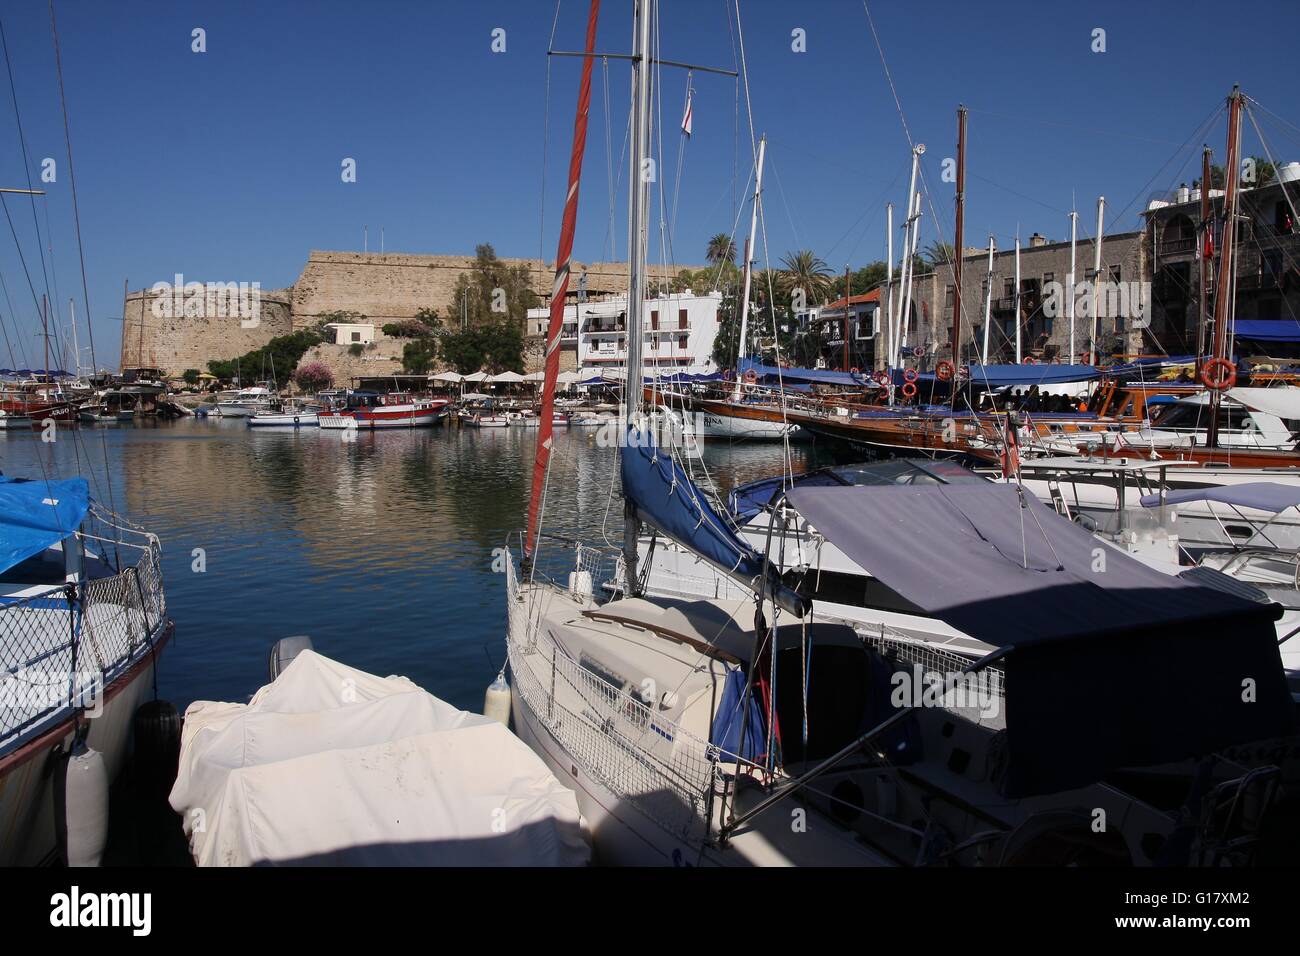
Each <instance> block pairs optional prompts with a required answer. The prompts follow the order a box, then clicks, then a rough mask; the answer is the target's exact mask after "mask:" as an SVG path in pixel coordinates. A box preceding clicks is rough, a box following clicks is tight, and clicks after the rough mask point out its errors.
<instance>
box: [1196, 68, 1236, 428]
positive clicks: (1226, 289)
mask: <svg viewBox="0 0 1300 956" xmlns="http://www.w3.org/2000/svg"><path fill="white" fill-rule="evenodd" d="M1226 163H1227V166H1226V168H1225V169H1224V176H1223V238H1222V239H1221V240H1220V242H1219V246H1220V249H1219V278H1218V281H1217V282H1216V283H1215V286H1214V357H1215V358H1216V359H1226V358H1227V357H1228V320H1229V317H1230V313H1231V312H1232V305H1233V303H1232V287H1233V285H1234V282H1233V278H1234V276H1235V275H1236V265H1235V263H1234V262H1233V255H1234V253H1235V252H1236V246H1237V185H1238V178H1237V177H1238V175H1239V173H1240V172H1241V89H1240V87H1236V86H1234V87H1233V88H1232V95H1231V96H1229V97H1228V157H1227V160H1226ZM1202 192H1204V190H1202ZM1222 398H1223V393H1222V392H1221V391H1220V390H1219V389H1217V388H1212V389H1210V424H1209V430H1208V433H1207V435H1206V443H1207V444H1208V445H1209V446H1210V447H1211V448H1216V447H1218V444H1219V404H1220V402H1221V401H1222Z"/></svg>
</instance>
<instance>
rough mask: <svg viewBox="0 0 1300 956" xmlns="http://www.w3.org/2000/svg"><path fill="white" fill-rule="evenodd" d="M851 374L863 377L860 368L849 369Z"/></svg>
mask: <svg viewBox="0 0 1300 956" xmlns="http://www.w3.org/2000/svg"><path fill="white" fill-rule="evenodd" d="M849 374H850V375H861V374H862V370H861V369H860V368H858V367H857V366H856V365H855V366H853V368H851V369H849Z"/></svg>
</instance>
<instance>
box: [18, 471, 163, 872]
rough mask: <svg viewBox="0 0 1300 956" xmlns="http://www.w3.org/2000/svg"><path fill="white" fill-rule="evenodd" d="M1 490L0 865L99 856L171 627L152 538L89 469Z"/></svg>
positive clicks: (158, 551) (83, 860) (157, 548)
mask: <svg viewBox="0 0 1300 956" xmlns="http://www.w3.org/2000/svg"><path fill="white" fill-rule="evenodd" d="M0 502H2V503H3V507H0V557H2V559H3V560H2V564H0V832H3V833H4V834H5V838H4V839H3V840H0V865H4V866H16V865H33V864H37V863H44V862H51V861H55V860H56V859H59V858H60V856H61V855H62V856H63V857H64V859H65V862H72V863H82V864H84V863H88V862H89V863H94V862H95V861H96V860H97V859H98V854H99V852H101V851H102V849H103V845H104V840H105V836H106V828H107V818H108V787H109V784H110V783H111V781H112V780H113V779H114V778H115V777H116V775H117V773H118V771H119V770H120V769H121V768H122V766H123V762H124V761H125V759H126V757H127V753H128V747H129V742H130V740H131V726H132V718H133V716H134V714H135V712H136V710H137V708H138V707H139V706H140V705H141V704H142V703H144V702H145V701H146V700H149V699H151V698H152V697H153V695H154V668H155V666H156V663H157V659H158V654H159V653H160V652H161V651H162V650H163V648H164V647H165V646H166V644H167V642H168V641H169V640H170V638H171V636H172V622H171V621H170V620H169V619H168V617H167V602H166V599H165V597H164V594H163V585H162V566H161V563H160V557H161V546H160V545H159V542H158V538H157V537H156V536H154V535H152V534H150V533H148V532H146V531H143V530H142V529H140V528H137V527H136V526H134V525H132V524H130V523H129V522H127V521H125V520H124V519H122V518H121V517H119V516H118V515H115V514H113V513H112V512H111V511H109V510H107V509H106V508H104V506H103V505H102V504H101V503H99V502H96V501H94V500H92V499H91V497H90V494H89V488H88V486H87V483H86V480H85V479H84V478H72V479H66V480H53V479H50V480H46V479H33V480H23V479H16V478H10V477H0ZM64 781H66V783H64ZM56 797H57V799H56ZM61 831H62V832H66V833H67V834H70V835H71V839H70V840H69V839H68V838H66V837H65V838H63V840H62V845H61V839H60V836H59V834H60V832H61Z"/></svg>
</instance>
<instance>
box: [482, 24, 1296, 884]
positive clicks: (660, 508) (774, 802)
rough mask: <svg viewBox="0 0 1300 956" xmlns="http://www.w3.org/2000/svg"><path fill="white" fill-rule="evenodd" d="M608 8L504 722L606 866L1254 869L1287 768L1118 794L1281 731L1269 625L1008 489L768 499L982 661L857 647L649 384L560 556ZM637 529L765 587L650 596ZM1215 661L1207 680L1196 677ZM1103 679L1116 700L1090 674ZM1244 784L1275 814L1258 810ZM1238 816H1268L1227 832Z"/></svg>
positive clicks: (633, 261)
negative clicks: (571, 302) (1171, 802)
mask: <svg viewBox="0 0 1300 956" xmlns="http://www.w3.org/2000/svg"><path fill="white" fill-rule="evenodd" d="M654 6H655V4H654V0H639V2H637V3H635V5H634V23H635V29H634V37H635V41H634V50H633V54H632V69H633V94H634V95H633V102H634V103H635V114H634V117H633V122H632V143H631V150H630V157H631V162H632V167H631V168H632V170H633V171H634V173H635V171H636V170H638V169H640V168H642V167H641V161H642V160H643V159H644V158H646V157H647V156H648V155H649V151H650V147H649V144H650V136H651V126H650V106H649V105H650V102H651V97H650V86H651V83H652V70H651V69H650V68H649V64H650V60H651V52H650V51H651V45H650V37H651V29H650V28H651V24H652V23H654V22H655V14H654ZM597 11H598V3H597V2H595V0H593V3H592V6H591V12H590V14H589V17H588V28H587V43H586V52H585V54H584V57H585V58H584V63H583V79H582V86H581V92H580V95H579V106H578V111H577V118H576V120H575V125H574V151H573V162H572V164H571V167H570V169H571V173H570V183H569V187H570V188H569V191H568V198H567V200H566V206H565V213H564V219H563V225H562V227H561V236H560V245H559V253H558V254H557V257H556V283H555V289H556V293H555V295H554V297H553V300H552V315H551V324H550V327H549V329H548V335H547V365H546V379H545V387H544V391H543V402H544V404H543V413H542V416H541V418H542V423H541V431H540V432H539V435H538V445H537V457H536V461H535V469H534V476H533V489H532V496H531V499H530V507H529V519H528V525H527V528H526V530H525V531H524V533H523V534H522V535H521V539H522V540H521V542H520V544H521V552H522V553H521V556H520V557H521V560H520V564H519V566H518V567H516V566H515V564H514V561H513V559H512V560H510V561H507V562H506V563H505V567H504V570H505V579H506V602H507V658H508V669H509V675H510V695H511V710H512V717H513V721H514V727H515V731H516V733H517V734H518V735H519V736H520V737H521V738H522V739H523V740H524V741H525V742H526V743H528V744H529V746H530V747H532V748H533V750H534V751H535V752H536V753H537V754H538V755H539V756H541V757H542V759H543V760H544V761H545V762H546V763H547V765H548V766H549V767H550V768H551V769H552V771H553V772H554V773H555V774H556V775H557V776H558V777H559V778H560V780H561V781H562V782H564V783H566V784H567V785H569V786H571V787H573V789H574V791H575V793H576V794H577V797H578V803H579V806H580V808H581V810H582V813H583V816H584V818H585V819H586V820H587V822H588V824H589V826H590V828H591V832H592V836H593V841H594V845H595V853H596V857H597V859H598V860H600V861H601V862H606V863H632V864H661V865H670V864H675V865H702V864H707V865H785V864H816V865H835V864H841V865H881V866H890V865H940V864H968V865H980V864H999V863H1000V864H1008V863H1050V862H1055V863H1076V864H1083V863H1108V864H1117V863H1118V864H1123V865H1144V864H1152V863H1156V862H1174V861H1176V862H1180V863H1188V862H1199V863H1213V864H1223V865H1229V864H1235V863H1241V862H1247V861H1248V860H1249V859H1250V858H1251V855H1252V853H1253V852H1254V848H1255V846H1256V842H1255V837H1256V836H1257V834H1258V832H1259V828H1260V827H1261V826H1262V825H1263V821H1264V819H1265V817H1266V813H1267V807H1268V806H1269V805H1270V804H1271V801H1272V795H1273V792H1274V790H1275V786H1276V780H1277V772H1276V768H1273V769H1272V770H1262V771H1255V772H1253V773H1251V774H1248V775H1245V776H1238V777H1234V778H1231V779H1229V780H1227V781H1225V782H1224V783H1222V784H1220V785H1219V786H1218V787H1216V788H1215V789H1213V790H1212V792H1211V793H1210V794H1202V793H1199V792H1197V791H1190V790H1189V794H1188V798H1187V799H1188V803H1189V806H1191V807H1193V809H1191V811H1190V812H1189V813H1188V814H1187V815H1186V816H1185V817H1184V816H1180V814H1179V813H1178V812H1177V811H1176V810H1173V809H1171V808H1167V807H1164V808H1162V807H1159V806H1157V805H1155V804H1154V803H1153V802H1148V801H1147V800H1145V799H1143V798H1142V797H1141V796H1139V795H1137V794H1135V793H1130V792H1127V791H1124V790H1121V789H1119V788H1117V787H1115V786H1113V785H1111V784H1109V783H1105V782H1102V781H1103V778H1105V777H1106V776H1107V775H1108V774H1110V773H1112V772H1115V771H1117V770H1119V769H1121V768H1129V767H1148V766H1155V765H1161V764H1167V763H1170V762H1175V761H1181V760H1185V759H1188V758H1193V757H1196V758H1201V759H1205V760H1210V761H1213V758H1212V757H1210V756H1207V755H1211V754H1213V752H1214V751H1215V750H1216V749H1217V748H1219V747H1222V746H1226V745H1228V744H1230V743H1234V742H1242V741H1252V740H1260V739H1264V738H1268V737H1272V736H1279V735H1283V734H1287V733H1290V732H1291V731H1292V728H1293V727H1294V717H1295V715H1294V705H1293V703H1292V701H1291V698H1290V695H1289V693H1288V689H1287V685H1286V680H1285V676H1284V674H1283V672H1282V667H1281V662H1280V658H1279V656H1278V651H1277V647H1276V644H1275V634H1274V630H1273V623H1272V617H1273V612H1272V611H1271V610H1269V609H1267V608H1265V607H1263V606H1261V605H1259V604H1257V603H1253V602H1249V601H1245V600H1242V599H1239V598H1236V597H1233V596H1231V595H1227V594H1224V593H1222V592H1219V591H1214V590H1212V589H1209V588H1204V587H1200V586H1197V585H1195V584H1193V583H1191V582H1187V581H1183V580H1181V579H1178V578H1176V577H1173V576H1170V575H1165V574H1162V573H1160V572H1157V571H1153V570H1151V569H1148V568H1145V566H1143V565H1142V564H1140V563H1139V562H1137V561H1134V560H1132V559H1130V558H1127V557H1126V556H1125V555H1122V554H1117V555H1116V556H1115V558H1114V559H1112V561H1111V563H1110V565H1109V566H1110V568H1111V569H1112V570H1113V571H1114V573H1113V574H1107V575H1104V576H1101V575H1098V574H1096V573H1095V572H1094V571H1093V570H1090V568H1091V567H1092V564H1091V562H1092V561H1093V546H1094V544H1095V539H1094V538H1093V537H1092V536H1091V535H1090V534H1089V533H1088V532H1086V531H1085V530H1083V529H1082V528H1079V527H1077V526H1075V525H1073V524H1071V523H1069V522H1066V521H1064V520H1062V519H1061V518H1059V516H1056V515H1055V514H1052V513H1051V512H1049V511H1048V510H1047V509H1046V508H1045V507H1044V506H1042V505H1040V504H1038V503H1037V502H1036V501H1034V500H1032V498H1030V497H1028V496H1026V495H1024V494H1023V493H1022V492H1021V490H1020V489H1019V487H1018V486H1016V485H1012V484H1007V485H998V484H992V483H978V484H976V485H972V486H967V487H960V488H959V487H957V486H953V487H950V488H945V489H943V491H942V493H941V494H933V493H932V491H933V489H929V490H927V491H925V493H921V489H911V488H905V487H904V488H862V487H850V488H833V489H832V488H817V487H812V488H798V487H793V488H782V489H780V490H779V491H778V493H777V494H776V495H775V496H774V499H773V500H772V502H771V506H772V508H773V511H774V513H775V512H776V511H778V510H780V509H781V508H783V507H785V506H786V504H787V502H788V503H789V506H791V507H794V508H795V509H796V510H798V512H799V513H800V514H802V515H804V516H805V517H806V519H807V520H808V522H809V524H810V525H811V526H812V527H813V528H814V529H815V531H816V533H818V534H819V535H821V536H823V537H825V538H826V540H828V541H830V542H832V543H833V544H834V545H835V546H836V547H838V548H840V549H841V550H842V551H844V553H845V554H846V555H848V556H849V557H850V558H851V559H852V560H854V561H855V562H856V563H858V564H859V565H860V566H862V567H864V568H865V569H867V570H868V572H869V573H871V574H873V575H875V576H877V577H879V578H880V579H881V580H883V581H885V583H886V584H887V585H888V586H889V587H890V588H892V589H893V590H895V591H897V592H898V593H899V594H901V595H903V596H904V597H905V598H907V599H908V600H909V601H911V602H913V603H915V604H917V605H918V606H920V607H922V608H923V609H924V610H925V611H926V612H927V613H930V614H933V615H934V616H935V617H937V618H939V619H941V620H943V621H944V622H945V623H947V624H949V625H950V626H952V627H954V628H957V629H959V630H961V631H962V632H964V633H966V634H969V635H971V636H972V637H974V638H976V639H977V640H980V641H982V642H984V643H985V644H987V645H988V647H989V650H988V652H987V653H985V654H983V655H982V656H980V657H979V658H978V659H976V660H971V659H970V658H969V657H963V656H960V655H955V654H948V653H945V652H943V651H942V650H939V649H936V648H933V647H928V646H924V645H920V644H918V643H917V642H915V641H912V640H910V639H908V638H907V637H906V636H904V635H901V634H898V633H897V632H894V631H892V630H891V629H890V628H888V627H886V626H885V625H884V624H883V622H882V623H881V625H880V626H879V627H878V628H875V629H873V630H874V633H870V634H869V635H868V636H866V637H864V636H863V635H862V634H861V633H860V632H859V631H857V630H855V629H853V628H850V627H846V626H843V625H838V624H835V623H832V622H826V621H818V620H816V619H815V618H814V617H813V616H812V614H811V611H812V610H813V607H812V601H811V600H810V599H809V598H808V597H807V595H806V594H804V593H802V592H801V590H800V588H799V587H798V583H797V582H794V581H789V580H787V579H786V578H784V577H783V576H782V575H781V574H780V573H779V570H778V569H777V567H776V566H775V564H774V562H773V561H772V560H771V558H770V555H771V553H772V550H771V549H772V548H773V547H774V546H775V544H774V542H773V540H772V539H771V538H770V537H769V540H768V542H767V544H766V547H765V548H764V549H757V548H755V547H753V546H751V545H750V544H749V543H747V542H746V541H744V540H742V539H740V538H739V537H738V536H737V535H736V534H735V533H734V530H733V529H732V528H731V526H730V525H729V524H728V523H727V522H726V521H725V520H724V519H723V518H722V516H720V515H719V513H718V512H717V511H716V510H715V509H714V507H713V505H712V504H711V502H710V501H709V500H708V499H707V497H706V496H705V495H704V493H703V492H702V491H701V490H700V489H699V488H698V487H697V486H696V485H695V483H694V482H693V481H692V480H691V478H690V476H689V475H688V473H687V472H686V471H685V470H684V469H683V468H682V467H681V465H679V464H678V463H677V460H676V456H675V454H674V450H673V449H672V448H671V447H663V446H660V445H659V444H658V443H657V442H656V440H655V437H654V434H653V430H652V428H651V427H650V418H651V416H652V414H653V410H652V409H650V408H647V406H646V404H645V402H644V395H643V393H642V391H641V389H640V388H638V387H636V385H635V384H633V385H632V387H631V388H630V389H629V390H628V392H627V406H626V412H625V414H624V416H623V419H622V422H621V428H622V437H623V443H622V446H621V447H620V475H621V479H622V495H623V499H624V505H625V508H624V513H625V524H624V535H623V545H622V548H621V549H617V550H615V549H610V548H602V547H599V546H597V547H590V546H587V545H585V544H581V543H578V542H565V543H564V545H563V546H562V547H560V548H558V549H557V548H554V547H553V542H552V539H550V538H548V537H546V536H545V535H544V534H543V533H542V532H541V529H540V520H539V519H540V515H541V510H542V508H541V506H542V502H543V501H544V499H545V495H546V491H547V480H548V477H549V462H550V446H551V439H552V432H551V429H550V427H549V422H550V419H551V408H552V407H553V402H554V394H555V382H556V377H557V374H558V366H559V362H558V342H559V337H560V334H561V331H562V319H563V302H564V291H565V288H566V286H567V281H568V268H569V256H570V253H571V250H572V240H573V232H574V228H575V225H576V212H577V196H578V173H579V171H580V169H581V156H582V148H583V146H584V144H585V134H586V118H587V106H588V103H589V93H590V74H591V64H592V60H593V59H594V56H595V55H596V54H595V53H594V41H595V35H596V16H597ZM631 182H632V183H634V184H636V185H634V186H633V187H632V189H631V210H630V214H629V220H630V222H629V229H630V235H631V240H632V241H631V242H630V243H629V259H630V267H629V287H628V291H629V296H628V301H629V328H630V329H632V330H639V329H642V328H643V323H642V316H641V312H642V308H643V305H642V303H643V298H644V296H643V285H642V284H643V276H644V265H643V263H644V257H645V247H646V234H647V216H646V210H647V208H648V198H649V196H648V193H649V187H648V184H647V183H645V182H644V181H642V180H640V178H639V177H638V176H636V175H635V174H634V175H633V176H632V178H631ZM639 339H640V336H639V335H636V334H632V335H630V336H629V348H628V374H627V381H629V382H631V383H637V382H639V381H640V380H641V356H642V348H641V343H640V341H639ZM643 527H649V528H650V529H652V533H654V534H656V535H662V536H663V537H665V538H668V539H671V540H673V541H675V542H676V543H678V544H679V545H681V546H683V547H687V548H690V549H691V550H692V551H694V552H695V553H696V554H698V555H699V556H700V557H701V558H702V559H703V560H705V561H707V562H708V563H709V564H710V565H712V566H713V567H714V568H716V569H718V570H720V571H722V572H723V573H725V574H727V575H729V576H730V577H732V578H733V579H734V580H736V581H738V582H741V583H743V584H744V585H745V587H746V589H747V593H748V595H749V596H748V597H745V598H741V599H733V600H724V599H699V600H685V599H681V600H674V599H666V598H653V599H652V598H647V597H644V596H642V593H643V592H642V588H641V585H640V583H641V581H642V572H643V568H642V566H641V555H640V554H639V550H638V543H639V540H640V534H641V530H642V528H643ZM882 527H889V528H891V529H892V533H889V534H882V533H879V529H881V528H882ZM570 555H571V556H572V557H573V563H572V564H571V565H569V566H568V567H571V568H572V570H568V571H567V576H566V574H565V571H564V570H563V569H560V570H557V571H556V572H555V573H550V572H551V571H552V570H553V565H554V561H553V558H555V557H559V558H565V557H567V556H570ZM651 560H652V558H651ZM609 575H621V576H622V578H623V580H625V581H627V582H629V589H628V590H629V592H630V593H629V594H627V595H626V596H623V597H621V598H619V599H617V600H611V601H608V602H603V603H602V602H601V601H600V600H598V599H597V597H596V592H597V588H596V584H597V583H598V582H600V581H603V580H605V579H606V578H607V576H609ZM1206 659H1214V660H1215V661H1216V666H1215V667H1213V668H1206V667H1204V666H1202V665H1201V663H1200V662H1201V661H1203V660H1206ZM1157 660H1158V661H1159V662H1160V665H1161V671H1160V673H1159V675H1158V679H1157V675H1156V674H1153V673H1152V672H1151V668H1152V662H1153V661H1157ZM1103 669H1104V673H1105V675H1106V682H1107V684H1108V693H1109V696H1106V697H1101V696H1100V695H1099V691H1098V687H1099V682H1098V681H1091V680H1088V679H1086V675H1087V674H1089V673H1097V674H1099V675H1100V674H1101V673H1102V671H1103ZM1242 673H1249V674H1251V675H1258V676H1257V678H1256V679H1257V682H1258V683H1257V685H1256V686H1257V688H1258V696H1257V697H1256V699H1255V703H1252V704H1251V705H1250V706H1249V707H1244V706H1240V705H1239V703H1238V702H1239V700H1240V690H1241V688H1240V680H1239V675H1240V674H1242ZM502 676H504V675H502ZM922 685H924V686H923V687H922ZM912 690H915V693H914V694H913V693H912V692H911V691H912ZM900 692H904V693H901V695H900ZM1118 702H1122V704H1121V703H1118ZM1247 795H1249V796H1251V797H1252V798H1258V799H1259V801H1260V802H1258V803H1254V802H1249V801H1247V802H1242V801H1241V798H1242V797H1245V796H1247ZM1224 800H1232V801H1238V802H1237V804H1236V805H1238V806H1246V805H1249V806H1251V807H1252V808H1257V809H1260V811H1261V813H1260V814H1255V813H1254V812H1252V813H1251V814H1247V815H1245V816H1233V817H1231V818H1230V819H1229V818H1227V817H1225V815H1224V814H1223V813H1222V812H1220V807H1221V805H1222V802H1223V801H1224ZM977 808H978V809H977ZM1098 809H1100V810H1101V812H1103V813H1104V814H1105V815H1106V818H1107V819H1108V820H1109V821H1111V825H1110V827H1109V828H1108V830H1107V832H1106V834H1105V835H1104V836H1101V837H1100V838H1099V837H1098V836H1097V834H1096V830H1095V828H1093V827H1092V826H1091V821H1092V820H1093V819H1095V813H1096V811H1097V810H1098ZM1202 811H1204V812H1202ZM1185 820H1195V821H1197V822H1196V823H1194V824H1187V823H1185V822H1184V821H1185ZM1184 837H1186V838H1187V839H1184Z"/></svg>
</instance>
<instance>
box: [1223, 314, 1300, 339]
mask: <svg viewBox="0 0 1300 956" xmlns="http://www.w3.org/2000/svg"><path fill="white" fill-rule="evenodd" d="M1235 332H1236V335H1237V338H1239V339H1251V340H1253V341H1255V342H1300V320H1297V319H1238V320H1237V324H1236V326H1235Z"/></svg>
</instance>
